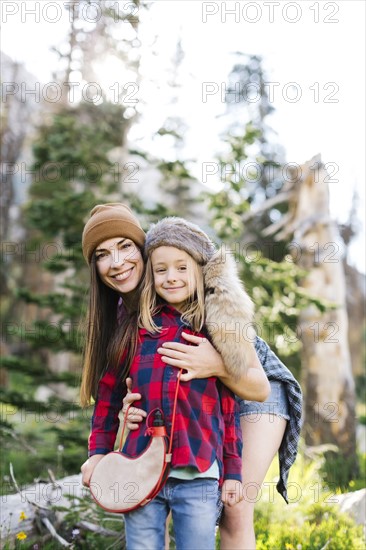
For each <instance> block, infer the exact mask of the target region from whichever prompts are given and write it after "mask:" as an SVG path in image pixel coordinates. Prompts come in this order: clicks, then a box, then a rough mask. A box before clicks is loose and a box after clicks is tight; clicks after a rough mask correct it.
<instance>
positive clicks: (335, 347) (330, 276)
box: [277, 157, 356, 471]
mask: <svg viewBox="0 0 366 550" xmlns="http://www.w3.org/2000/svg"><path fill="white" fill-rule="evenodd" d="M301 169H302V174H301V177H300V178H299V179H298V181H297V182H296V183H295V184H294V187H293V191H294V193H293V194H292V197H291V199H290V222H289V224H288V225H287V227H286V228H285V229H284V231H282V232H281V235H277V237H279V238H284V235H285V233H286V236H289V234H292V235H293V241H292V243H291V244H292V247H291V250H292V255H293V257H294V261H295V262H296V263H297V264H298V265H299V266H301V267H304V268H305V269H306V270H307V271H308V275H307V276H306V277H305V278H304V280H303V283H302V285H303V287H304V289H305V290H306V291H307V292H308V293H309V294H311V295H312V296H315V297H318V298H320V299H322V300H327V301H329V302H331V303H332V304H333V305H334V307H333V308H331V309H327V310H326V311H325V312H321V311H319V309H317V308H316V307H315V306H311V307H308V308H307V309H305V310H303V311H302V313H301V315H300V319H299V332H300V337H301V339H302V343H303V353H302V356H303V357H302V360H303V372H304V388H305V418H306V421H305V427H304V428H305V439H306V443H307V444H309V445H319V444H320V443H333V444H336V445H337V446H338V448H339V452H340V453H341V454H342V455H343V457H344V458H345V459H346V460H347V462H348V464H349V465H350V466H351V470H353V471H354V469H355V468H356V458H355V453H356V422H355V399H356V398H355V388H354V381H353V377H352V369H351V357H350V351H349V343H348V317H347V309H346V284H345V274H344V267H343V261H342V257H341V256H342V253H341V239H340V235H339V231H338V227H337V225H336V223H335V222H334V221H333V220H332V219H331V217H330V213H329V189H328V183H327V182H328V179H329V177H328V174H327V172H326V170H325V168H324V166H323V164H322V163H321V160H320V157H314V158H313V159H312V160H311V161H310V162H308V163H306V164H305V165H303V166H302V167H301Z"/></svg>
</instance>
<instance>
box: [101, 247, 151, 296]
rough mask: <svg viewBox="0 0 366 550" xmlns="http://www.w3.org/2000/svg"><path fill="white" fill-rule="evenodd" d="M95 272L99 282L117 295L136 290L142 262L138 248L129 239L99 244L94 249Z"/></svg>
mask: <svg viewBox="0 0 366 550" xmlns="http://www.w3.org/2000/svg"><path fill="white" fill-rule="evenodd" d="M95 258H96V266H97V271H98V273H99V277H100V279H101V281H102V282H103V283H104V284H105V285H107V286H109V287H110V288H113V290H115V291H116V292H118V293H119V294H127V293H128V292H132V291H133V290H135V289H136V288H137V285H138V284H139V282H140V280H141V277H142V274H143V271H144V261H143V259H142V255H141V252H140V249H139V248H138V246H136V245H135V243H134V242H133V241H132V240H131V239H127V238H125V237H115V238H113V239H107V240H106V241H103V242H102V243H100V245H99V246H97V248H96V249H95Z"/></svg>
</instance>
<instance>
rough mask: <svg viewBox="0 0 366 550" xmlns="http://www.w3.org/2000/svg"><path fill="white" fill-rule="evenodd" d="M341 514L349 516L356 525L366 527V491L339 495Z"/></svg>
mask: <svg viewBox="0 0 366 550" xmlns="http://www.w3.org/2000/svg"><path fill="white" fill-rule="evenodd" d="M337 500H338V506H339V509H340V511H341V512H344V513H346V514H349V515H350V516H351V517H352V518H353V519H354V520H355V521H356V523H358V524H360V525H365V527H366V489H360V490H359V491H354V492H353V493H345V494H343V495H337Z"/></svg>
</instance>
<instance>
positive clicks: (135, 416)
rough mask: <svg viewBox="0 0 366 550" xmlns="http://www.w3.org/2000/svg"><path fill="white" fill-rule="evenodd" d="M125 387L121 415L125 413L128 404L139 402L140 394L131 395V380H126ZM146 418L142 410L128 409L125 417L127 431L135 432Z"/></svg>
mask: <svg viewBox="0 0 366 550" xmlns="http://www.w3.org/2000/svg"><path fill="white" fill-rule="evenodd" d="M126 385H127V394H126V396H125V398H124V399H123V407H122V413H123V414H125V413H126V409H127V407H128V405H130V403H133V402H134V401H140V399H141V394H140V393H131V389H132V379H131V378H126ZM145 417H146V411H143V410H142V409H138V408H137V407H130V408H129V410H128V416H127V424H126V426H127V429H129V430H137V429H138V427H139V423H140V422H142V421H143V419H144V418H145Z"/></svg>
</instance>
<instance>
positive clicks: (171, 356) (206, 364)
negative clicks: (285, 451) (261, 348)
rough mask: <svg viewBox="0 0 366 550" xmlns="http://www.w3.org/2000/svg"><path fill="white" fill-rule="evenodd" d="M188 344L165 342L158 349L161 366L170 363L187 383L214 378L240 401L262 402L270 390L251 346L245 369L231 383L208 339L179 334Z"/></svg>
mask: <svg viewBox="0 0 366 550" xmlns="http://www.w3.org/2000/svg"><path fill="white" fill-rule="evenodd" d="M182 336H183V338H184V339H185V340H187V342H190V343H191V344H194V345H189V344H180V343H179V342H166V343H165V344H163V346H162V347H161V348H159V349H158V353H160V354H161V355H162V356H163V357H162V361H164V363H169V364H170V365H173V366H175V367H178V368H183V369H185V370H187V371H188V372H187V373H185V374H183V375H182V377H181V380H182V381H183V382H187V381H188V380H192V378H208V377H210V376H217V377H218V378H220V380H221V381H222V383H223V384H225V386H227V387H228V388H229V389H230V390H231V391H232V392H234V393H235V394H236V395H238V396H239V397H240V398H241V399H249V400H251V401H265V400H266V399H267V397H268V395H269V393H270V391H271V389H270V384H269V382H268V378H267V376H266V374H265V372H264V370H263V367H262V365H261V363H260V361H259V359H258V356H257V354H256V351H255V348H254V346H251V349H252V353H251V357H249V358H248V365H249V367H248V369H247V372H246V374H245V375H243V376H242V377H241V378H240V379H239V380H237V381H236V380H234V379H233V378H232V377H231V376H230V375H229V374H228V372H227V370H226V368H225V365H224V363H223V361H222V359H221V356H220V354H219V353H218V352H217V351H216V350H215V348H214V347H213V346H212V344H211V343H210V342H209V341H208V340H207V338H202V337H200V336H194V335H192V334H187V333H185V332H182Z"/></svg>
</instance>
